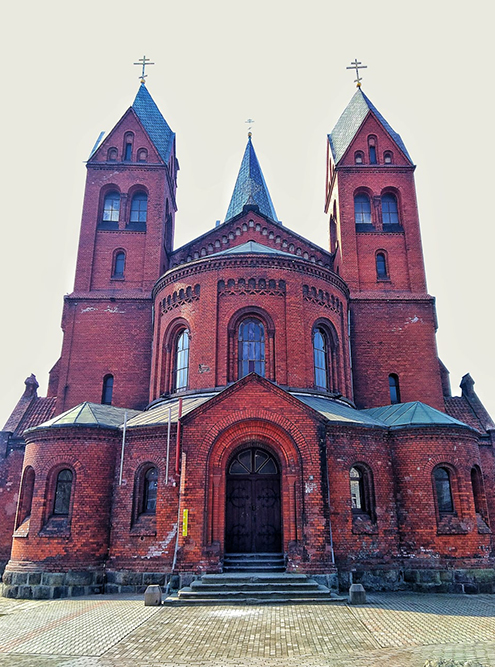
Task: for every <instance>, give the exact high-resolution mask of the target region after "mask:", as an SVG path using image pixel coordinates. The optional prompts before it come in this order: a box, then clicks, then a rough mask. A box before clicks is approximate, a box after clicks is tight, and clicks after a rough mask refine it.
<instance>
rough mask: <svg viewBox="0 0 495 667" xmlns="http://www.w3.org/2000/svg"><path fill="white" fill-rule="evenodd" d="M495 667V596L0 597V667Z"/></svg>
mask: <svg viewBox="0 0 495 667" xmlns="http://www.w3.org/2000/svg"><path fill="white" fill-rule="evenodd" d="M434 658H436V659H438V658H453V659H455V660H459V661H460V660H464V661H466V660H475V659H477V660H478V661H479V662H480V663H481V664H482V665H483V666H484V667H495V596H491V595H477V596H462V595H450V596H447V595H435V596H433V595H417V594H412V593H389V594H375V595H370V596H369V604H367V605H362V606H359V607H350V606H347V605H345V604H342V603H341V604H335V605H295V606H266V607H254V606H253V607H252V606H247V607H241V606H232V607H226V606H224V607H176V608H173V607H145V606H144V604H143V601H142V598H141V597H128V598H125V599H124V598H122V597H120V598H119V597H116V596H115V597H107V596H105V597H97V596H95V597H90V598H89V597H88V598H76V599H70V600H48V601H41V600H33V601H26V600H7V599H5V598H0V667H4V666H7V665H8V666H9V667H131V666H132V667H156V666H158V665H168V666H172V665H175V666H177V667H179V666H180V667H182V666H184V665H188V666H189V667H203V666H205V665H207V666H208V667H262V666H265V665H268V666H270V667H323V666H324V667H378V666H380V667H423V665H424V662H425V660H427V659H434Z"/></svg>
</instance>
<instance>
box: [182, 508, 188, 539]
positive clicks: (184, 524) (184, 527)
mask: <svg viewBox="0 0 495 667" xmlns="http://www.w3.org/2000/svg"><path fill="white" fill-rule="evenodd" d="M188 519H189V510H184V511H183V512H182V537H187V522H188Z"/></svg>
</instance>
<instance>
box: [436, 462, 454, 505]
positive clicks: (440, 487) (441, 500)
mask: <svg viewBox="0 0 495 667" xmlns="http://www.w3.org/2000/svg"><path fill="white" fill-rule="evenodd" d="M433 479H434V481H435V492H436V496H437V506H438V511H439V513H440V514H452V513H453V512H454V501H453V499H452V486H451V483H450V472H449V470H448V469H447V468H436V469H435V471H434V472H433Z"/></svg>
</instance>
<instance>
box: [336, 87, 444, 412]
mask: <svg viewBox="0 0 495 667" xmlns="http://www.w3.org/2000/svg"><path fill="white" fill-rule="evenodd" d="M327 155H328V163H327V189H326V207H325V211H326V212H327V213H329V214H330V245H331V247H330V250H331V252H332V253H335V266H336V270H337V272H338V273H340V275H341V276H342V278H343V279H344V280H345V281H346V283H347V284H348V286H349V289H350V295H351V304H350V310H351V322H350V330H351V352H352V365H353V381H354V400H355V402H356V405H357V406H358V407H359V408H370V407H376V406H379V405H386V404H387V403H390V402H392V403H399V402H408V401H415V400H422V401H424V402H426V403H428V404H429V405H431V406H433V407H435V408H437V409H439V410H443V409H444V407H443V394H442V387H441V379H440V369H439V361H438V358H437V351H436V342H435V331H436V315H435V305H434V299H433V298H432V297H431V296H429V295H428V293H427V288H426V276H425V268H424V262H423V253H422V247H421V236H420V228H419V217H418V207H417V202H416V189H415V184H414V170H415V166H414V164H413V162H412V159H411V157H410V155H409V153H408V151H407V149H406V147H405V145H404V142H403V141H402V139H401V137H400V136H399V135H398V134H397V133H396V132H395V131H394V130H393V129H392V127H391V126H390V124H389V123H388V122H387V121H386V120H385V118H384V117H383V116H382V115H381V114H380V112H379V111H378V110H377V109H376V107H375V106H374V105H373V104H372V103H371V101H370V100H369V99H368V97H367V96H366V95H365V94H364V93H363V91H362V90H361V87H360V84H359V83H358V89H357V91H356V93H355V94H354V96H353V98H352V99H351V101H350V102H349V104H348V106H347V108H346V109H345V111H344V112H343V114H342V116H341V117H340V119H339V120H338V122H337V124H336V126H335V127H334V129H333V130H332V132H331V133H330V134H329V135H328V148H327Z"/></svg>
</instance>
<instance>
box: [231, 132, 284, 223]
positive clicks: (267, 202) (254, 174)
mask: <svg viewBox="0 0 495 667" xmlns="http://www.w3.org/2000/svg"><path fill="white" fill-rule="evenodd" d="M248 204H252V205H257V206H258V207H259V210H260V213H262V214H263V215H266V216H267V217H268V218H270V219H271V220H274V221H275V222H279V220H278V218H277V214H276V213H275V209H274V207H273V204H272V200H271V197H270V193H269V192H268V188H267V187H266V183H265V179H264V177H263V172H262V171H261V167H260V163H259V162H258V158H257V157H256V153H255V152H254V147H253V142H252V141H251V137H249V139H248V142H247V146H246V150H245V151H244V157H243V158H242V162H241V168H240V169H239V174H238V176H237V181H236V183H235V186H234V192H233V193H232V199H231V200H230V204H229V208H228V211H227V215H226V216H225V222H226V221H227V220H231V219H232V218H234V217H235V216H236V215H239V213H242V210H243V208H244V206H246V205H248Z"/></svg>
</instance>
